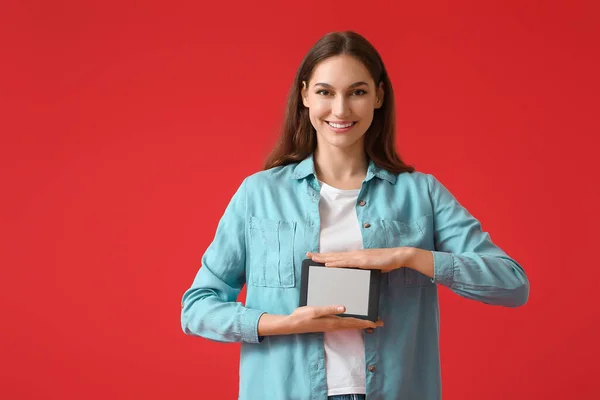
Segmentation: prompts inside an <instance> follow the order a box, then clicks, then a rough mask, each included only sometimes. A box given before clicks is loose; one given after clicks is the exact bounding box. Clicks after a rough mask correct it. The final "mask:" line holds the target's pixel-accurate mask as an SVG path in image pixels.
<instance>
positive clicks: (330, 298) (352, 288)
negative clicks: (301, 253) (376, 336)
mask: <svg viewBox="0 0 600 400" xmlns="http://www.w3.org/2000/svg"><path fill="white" fill-rule="evenodd" d="M380 283H381V271H380V270H375V269H358V268H328V267H326V266H325V264H323V263H318V262H314V261H312V260H311V259H306V260H304V261H302V280H301V283H300V306H331V305H337V304H339V305H343V306H344V307H346V311H345V312H344V313H343V314H339V316H340V317H353V318H360V319H367V320H370V321H373V322H376V321H377V319H378V318H379V287H380Z"/></svg>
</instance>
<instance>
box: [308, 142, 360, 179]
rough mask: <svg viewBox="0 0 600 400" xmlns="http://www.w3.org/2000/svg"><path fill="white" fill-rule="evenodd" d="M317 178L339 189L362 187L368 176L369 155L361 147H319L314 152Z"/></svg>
mask: <svg viewBox="0 0 600 400" xmlns="http://www.w3.org/2000/svg"><path fill="white" fill-rule="evenodd" d="M313 161H314V165H315V172H316V174H317V178H318V179H319V180H320V181H322V182H325V183H326V184H328V185H330V186H333V187H335V188H338V189H360V188H361V186H362V182H363V181H364V179H365V177H366V176H367V167H368V161H367V155H366V154H365V152H364V150H363V149H362V146H361V148H356V149H340V148H333V149H332V148H319V147H317V149H316V150H315V153H314V158H313Z"/></svg>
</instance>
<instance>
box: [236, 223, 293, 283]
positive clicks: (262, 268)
mask: <svg viewBox="0 0 600 400" xmlns="http://www.w3.org/2000/svg"><path fill="white" fill-rule="evenodd" d="M249 226H250V227H249V240H248V244H249V249H248V251H247V254H248V256H249V261H248V284H249V285H252V286H261V287H275V288H289V287H294V286H295V285H296V279H295V273H294V235H295V234H296V222H294V221H278V220H268V219H261V218H257V217H250V221H249Z"/></svg>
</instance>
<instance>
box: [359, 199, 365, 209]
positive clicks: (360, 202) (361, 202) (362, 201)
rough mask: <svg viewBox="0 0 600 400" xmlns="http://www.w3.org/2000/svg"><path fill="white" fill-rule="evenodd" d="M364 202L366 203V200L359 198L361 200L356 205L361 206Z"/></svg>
mask: <svg viewBox="0 0 600 400" xmlns="http://www.w3.org/2000/svg"><path fill="white" fill-rule="evenodd" d="M365 204H367V202H366V201H364V200H361V201H359V202H358V205H359V206H361V207H364V205H365Z"/></svg>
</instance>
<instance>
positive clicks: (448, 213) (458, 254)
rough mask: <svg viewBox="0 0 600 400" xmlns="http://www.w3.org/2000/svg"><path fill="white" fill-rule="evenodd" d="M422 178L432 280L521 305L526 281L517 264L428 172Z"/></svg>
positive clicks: (470, 295)
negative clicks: (430, 226) (429, 214)
mask: <svg viewBox="0 0 600 400" xmlns="http://www.w3.org/2000/svg"><path fill="white" fill-rule="evenodd" d="M427 179H428V185H429V195H430V197H431V202H432V205H433V215H434V230H435V232H434V242H435V251H433V252H432V253H433V261H434V277H433V282H435V283H439V284H442V285H445V286H447V287H449V288H450V289H451V290H452V291H454V292H455V293H457V294H459V295H461V296H463V297H466V298H469V299H473V300H478V301H481V302H483V303H486V304H492V305H501V306H506V307H518V306H521V305H523V304H525V303H526V302H527V299H528V297H529V280H528V279H527V275H526V274H525V271H524V270H523V268H522V267H521V265H519V263H517V262H516V261H515V260H514V259H512V258H511V257H509V256H508V255H507V254H506V253H505V252H504V251H503V250H502V249H500V248H499V247H498V246H496V245H495V244H494V243H492V240H491V238H490V235H489V234H488V233H487V232H484V231H483V230H482V228H481V224H480V222H479V221H478V220H477V219H475V218H474V217H473V216H472V215H471V214H470V213H469V212H468V211H467V210H466V209H465V208H464V207H463V206H461V205H460V204H459V202H458V201H457V200H456V198H455V197H454V196H453V195H452V194H451V193H450V192H449V191H448V189H446V188H445V187H444V186H443V185H442V184H441V183H440V182H439V181H438V180H437V179H436V178H435V177H434V176H432V175H427Z"/></svg>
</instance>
